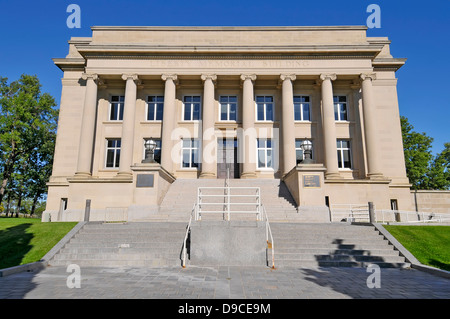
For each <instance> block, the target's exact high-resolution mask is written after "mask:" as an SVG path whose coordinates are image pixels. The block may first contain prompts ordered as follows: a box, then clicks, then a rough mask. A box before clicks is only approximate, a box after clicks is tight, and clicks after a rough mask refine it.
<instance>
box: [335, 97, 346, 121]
mask: <svg viewBox="0 0 450 319" xmlns="http://www.w3.org/2000/svg"><path fill="white" fill-rule="evenodd" d="M333 100H334V119H335V120H336V121H348V112H347V97H346V96H344V95H336V96H333Z"/></svg>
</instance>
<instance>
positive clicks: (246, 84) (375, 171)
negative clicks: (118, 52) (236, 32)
mask: <svg viewBox="0 0 450 319" xmlns="http://www.w3.org/2000/svg"><path fill="white" fill-rule="evenodd" d="M161 78H162V80H163V81H164V82H165V89H164V111H163V112H164V114H163V118H164V121H163V125H162V134H161V139H162V141H161V166H162V167H164V168H166V169H168V170H169V171H171V170H172V167H173V162H172V146H173V143H172V132H173V131H174V129H175V126H176V122H175V117H174V114H176V84H177V81H178V77H177V75H176V74H164V75H162V77H161ZM240 78H241V81H242V86H243V98H242V108H243V112H242V114H243V115H242V116H243V118H242V128H243V131H244V132H246V131H247V130H248V129H251V128H253V127H254V121H255V120H254V119H255V116H254V110H255V108H254V103H255V102H254V93H253V85H254V81H255V80H256V75H255V74H242V75H241V77H240ZM336 78H337V77H336V74H321V75H320V80H321V83H322V86H321V94H322V112H323V113H322V114H323V115H322V116H323V118H322V121H323V125H322V127H323V137H324V138H323V142H324V145H323V147H324V152H325V163H324V164H325V167H326V174H325V176H326V178H328V179H333V178H340V175H339V168H338V160H337V146H336V125H335V115H334V101H333V85H332V81H334V80H336ZM360 78H361V80H362V85H361V89H362V100H363V113H364V128H365V131H364V133H365V139H366V152H367V166H368V176H369V177H370V178H380V177H381V176H382V174H381V168H380V162H379V160H378V156H377V154H378V144H377V137H376V123H374V118H375V113H374V112H375V105H374V96H373V88H372V81H373V80H375V74H372V73H370V74H361V75H360ZM83 79H84V80H86V93H85V100H84V109H83V116H82V123H81V135H80V148H79V153H78V164H77V165H78V166H77V172H76V174H75V175H76V176H84V177H86V176H90V175H91V169H92V168H91V165H92V155H93V146H94V145H93V143H94V134H95V119H96V106H97V91H98V87H97V82H98V75H97V74H83ZM122 79H123V80H124V81H126V85H125V102H124V104H125V105H124V114H123V123H122V143H121V152H120V153H121V155H120V164H119V172H118V177H125V178H129V177H130V176H131V175H132V172H131V165H132V164H133V163H132V160H133V158H132V156H133V144H134V131H135V128H134V119H135V105H136V96H137V85H138V83H139V78H138V76H137V75H136V74H123V75H122ZM201 79H202V80H203V83H204V92H203V113H202V114H203V117H202V124H203V132H204V133H205V132H206V134H203V143H202V145H203V151H204V152H205V151H207V150H211V149H212V148H213V147H214V145H215V143H216V139H215V136H214V123H215V116H214V91H215V81H216V80H217V76H216V75H215V74H202V75H201ZM295 80H296V76H295V74H282V75H281V76H280V82H281V87H282V124H281V127H282V130H281V133H282V141H283V153H282V156H281V158H282V160H283V170H284V171H283V173H284V174H285V173H288V172H289V171H290V170H291V169H292V168H293V167H295V165H296V157H295V156H296V155H295V126H294V123H295V121H294V102H293V82H294V81H295ZM316 147H317V146H316ZM254 150H256V140H255V139H252V138H247V139H246V140H245V148H244V156H245V159H246V160H245V161H244V163H243V172H242V174H241V178H253V177H256V173H255V172H256V161H255V160H251V161H250V160H248V159H252V158H254V155H253V154H254ZM215 165H216V164H215V163H214V162H211V161H204V162H203V163H202V172H201V175H200V177H203V178H209V177H215V174H214V172H215Z"/></svg>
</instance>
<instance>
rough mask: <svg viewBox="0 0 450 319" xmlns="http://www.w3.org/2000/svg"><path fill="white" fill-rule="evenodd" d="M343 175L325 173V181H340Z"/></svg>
mask: <svg viewBox="0 0 450 319" xmlns="http://www.w3.org/2000/svg"><path fill="white" fill-rule="evenodd" d="M340 178H341V175H340V174H339V173H325V179H340Z"/></svg>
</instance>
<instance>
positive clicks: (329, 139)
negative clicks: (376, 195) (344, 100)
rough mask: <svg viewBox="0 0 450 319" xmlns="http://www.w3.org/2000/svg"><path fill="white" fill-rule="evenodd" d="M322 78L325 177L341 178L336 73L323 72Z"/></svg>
mask: <svg viewBox="0 0 450 319" xmlns="http://www.w3.org/2000/svg"><path fill="white" fill-rule="evenodd" d="M320 79H321V80H322V114H323V140H324V149H325V166H326V169H327V171H326V173H325V177H326V178H328V179H332V178H339V177H340V176H339V167H338V159H337V146H336V143H337V142H336V123H335V117H334V101H333V85H332V83H331V81H334V80H336V74H321V75H320Z"/></svg>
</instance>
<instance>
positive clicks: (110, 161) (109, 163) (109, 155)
mask: <svg viewBox="0 0 450 319" xmlns="http://www.w3.org/2000/svg"><path fill="white" fill-rule="evenodd" d="M113 165H114V150H108V151H107V152H106V167H114V166H113Z"/></svg>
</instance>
